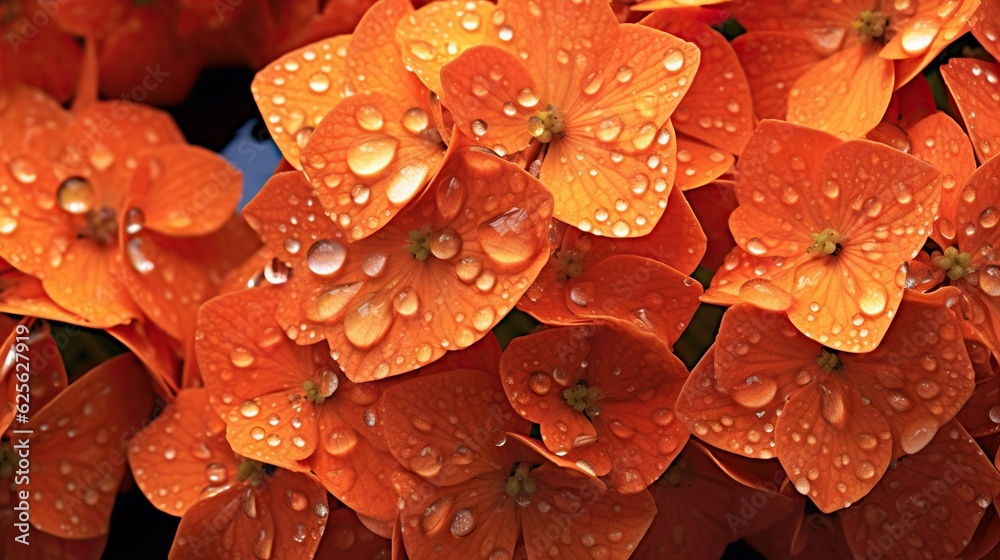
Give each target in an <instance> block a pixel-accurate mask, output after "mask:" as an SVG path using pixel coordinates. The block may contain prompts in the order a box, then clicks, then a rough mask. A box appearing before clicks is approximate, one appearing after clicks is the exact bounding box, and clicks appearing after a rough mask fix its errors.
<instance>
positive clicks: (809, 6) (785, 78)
mask: <svg viewBox="0 0 1000 560" xmlns="http://www.w3.org/2000/svg"><path fill="white" fill-rule="evenodd" d="M732 6H733V10H734V11H735V13H736V19H737V20H738V21H739V23H740V24H741V25H742V26H743V27H744V28H746V29H747V33H746V34H744V35H742V36H740V37H737V38H736V39H735V40H734V41H733V47H734V48H735V49H736V52H737V54H738V55H739V56H740V59H741V60H742V61H743V64H744V68H746V70H747V76H748V78H749V80H750V87H751V88H752V89H753V93H754V106H755V108H756V110H757V115H758V116H759V117H761V118H787V120H788V121H790V122H794V123H797V124H802V125H806V126H810V127H813V128H818V129H821V130H824V131H827V132H830V133H834V134H838V135H841V136H846V137H861V136H864V135H865V134H866V133H867V132H868V131H870V130H871V129H872V128H874V127H875V126H876V125H877V124H878V122H879V121H880V120H881V119H882V115H883V114H885V111H886V108H887V107H888V106H889V99H890V97H891V95H892V92H893V90H895V89H898V88H899V87H901V86H902V85H904V84H906V83H907V82H908V81H910V80H911V79H912V78H913V77H914V76H916V75H917V74H919V73H920V71H921V70H923V68H924V67H925V66H926V65H927V64H928V63H929V62H931V61H932V60H933V59H934V57H936V56H937V55H938V53H940V52H941V51H942V50H943V49H944V48H945V47H946V46H948V44H950V43H951V41H953V40H954V39H956V38H957V37H959V36H960V35H962V33H964V32H965V31H966V30H967V29H968V26H967V25H966V22H967V21H968V20H969V17H970V16H971V15H972V13H973V12H975V10H976V8H977V7H979V0H964V1H951V0H929V1H925V2H889V1H887V0H878V1H875V2H842V3H836V4H828V3H816V2H810V1H809V0H795V1H793V2H790V3H789V2H755V1H748V0H740V1H737V2H734V3H733V5H732Z"/></svg>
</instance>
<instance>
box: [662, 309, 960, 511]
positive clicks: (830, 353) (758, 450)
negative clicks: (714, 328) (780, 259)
mask: <svg viewBox="0 0 1000 560" xmlns="http://www.w3.org/2000/svg"><path fill="white" fill-rule="evenodd" d="M957 296H958V293H957V291H956V290H954V289H942V290H937V291H936V292H934V293H932V294H927V295H924V294H911V293H908V294H907V296H906V301H904V303H903V305H902V306H900V308H899V316H898V320H897V321H896V322H894V323H893V326H891V327H890V329H889V333H888V334H887V335H886V337H885V339H884V341H883V343H882V344H881V345H880V346H879V347H878V349H877V350H875V351H873V352H869V353H866V354H848V353H839V354H838V353H837V352H836V350H831V349H829V348H826V347H824V346H821V345H820V344H819V343H817V342H814V341H812V340H810V339H808V338H806V337H805V336H803V335H802V334H801V333H800V332H799V331H798V330H796V329H795V327H794V326H793V325H792V323H791V322H790V321H788V320H787V319H786V318H785V317H783V316H782V315H781V314H778V313H774V312H769V311H764V310H760V309H757V308H754V307H752V306H749V305H745V304H744V305H737V306H734V307H732V308H730V309H729V310H728V311H727V312H726V314H725V315H724V316H723V319H722V327H721V328H720V331H719V336H718V338H717V339H716V343H715V345H714V346H713V347H712V348H711V349H710V350H709V352H708V353H707V354H706V355H705V357H704V358H703V359H702V361H701V362H700V363H699V364H698V366H697V367H696V368H695V369H694V371H693V372H692V375H691V378H690V379H689V380H688V382H687V383H686V384H685V386H684V389H683V390H682V391H681V396H680V398H679V400H678V403H677V414H678V415H679V416H680V417H681V418H682V419H683V420H685V422H686V423H687V425H688V426H689V427H690V428H691V430H692V432H693V433H694V434H695V435H697V436H698V437H700V438H702V439H703V440H704V441H706V442H708V443H710V444H712V445H714V446H716V447H719V448H721V449H725V450H728V451H732V452H734V453H738V454H741V455H745V456H748V457H761V458H771V457H777V458H778V459H779V460H780V461H781V464H782V466H783V467H784V468H785V471H786V472H787V473H788V476H789V479H790V480H791V481H792V482H793V483H794V484H795V488H796V489H797V490H798V491H799V493H801V494H805V495H807V496H808V497H809V498H811V499H812V500H813V502H815V503H816V505H817V506H818V507H819V508H820V509H821V510H822V511H824V512H827V513H828V512H831V511H835V510H838V509H841V508H843V507H846V506H848V505H850V504H852V503H854V502H856V501H858V500H859V499H860V498H861V497H863V496H864V495H865V494H867V493H868V492H869V491H870V490H871V489H872V487H874V485H875V484H876V483H877V482H878V480H879V478H880V477H881V475H882V474H883V473H884V472H885V470H886V468H887V466H888V465H889V462H890V461H891V460H892V459H893V458H895V457H898V456H900V455H902V454H903V453H909V454H912V453H916V452H917V451H920V450H921V449H922V448H923V447H924V446H926V445H927V443H928V442H929V441H930V440H931V438H932V437H933V436H934V434H935V433H936V432H937V430H938V428H939V427H940V426H941V425H943V424H944V423H945V422H947V421H948V420H950V419H951V418H952V417H953V416H954V415H955V414H956V413H957V412H958V410H959V409H960V408H961V407H962V405H963V404H964V403H965V401H966V400H967V399H968V398H969V395H970V394H971V393H972V389H973V385H974V381H973V377H974V372H973V369H972V364H971V363H970V362H969V357H968V354H967V353H966V351H965V344H964V341H963V339H962V332H961V327H960V325H959V319H958V318H957V317H956V316H955V314H954V313H953V312H952V311H951V310H950V309H949V308H948V307H949V304H951V305H957V304H958V303H957V300H958V297H957ZM821 450H826V451H824V452H821ZM831 461H832V466H833V468H832V469H831V468H830V464H831Z"/></svg>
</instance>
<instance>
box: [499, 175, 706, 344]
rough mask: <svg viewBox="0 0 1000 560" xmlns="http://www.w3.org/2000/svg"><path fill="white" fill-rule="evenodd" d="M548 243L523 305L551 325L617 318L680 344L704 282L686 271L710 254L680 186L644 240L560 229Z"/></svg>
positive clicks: (622, 323)
mask: <svg viewBox="0 0 1000 560" xmlns="http://www.w3.org/2000/svg"><path fill="white" fill-rule="evenodd" d="M549 238H550V240H553V241H555V242H554V243H553V245H554V251H553V252H552V254H551V256H550V257H549V261H548V264H547V266H545V267H544V268H543V269H542V271H541V272H540V273H539V274H538V278H536V279H535V282H534V283H533V284H532V285H531V287H530V288H528V291H527V292H526V293H525V296H524V297H523V298H521V300H520V301H519V302H518V304H517V306H518V309H520V310H522V311H524V312H526V313H530V314H531V315H532V316H533V317H535V318H536V319H538V320H539V321H541V322H543V323H545V324H548V325H574V324H580V323H592V322H594V321H598V320H600V321H611V322H615V323H618V324H620V325H627V326H630V327H633V328H637V329H639V330H641V331H646V332H652V333H655V334H657V335H658V336H660V337H661V338H662V339H664V340H666V341H668V343H670V344H673V343H674V342H675V341H676V340H677V338H678V337H679V336H680V334H681V333H682V332H683V331H684V328H685V327H686V326H687V323H688V321H690V319H691V316H692V315H693V314H694V312H695V310H696V309H697V308H698V299H697V298H698V296H700V295H701V293H702V288H701V285H700V284H698V283H697V282H695V281H694V280H693V279H691V278H689V277H688V276H686V275H685V274H686V273H687V274H689V273H691V272H693V271H694V269H695V268H696V267H697V266H698V262H699V261H700V260H701V257H702V255H703V254H704V253H705V232H703V231H702V229H701V226H700V225H699V224H698V220H697V218H696V217H695V215H694V213H693V212H692V210H691V206H689V205H688V203H687V201H686V200H685V198H684V194H682V193H681V191H680V189H674V190H672V191H671V193H670V203H669V204H668V205H667V210H666V212H665V213H664V215H663V219H661V220H660V222H659V223H658V224H657V225H656V227H654V228H653V231H652V232H651V233H650V234H649V235H647V236H645V237H642V238H637V239H613V238H607V237H598V236H594V235H592V234H590V233H584V232H583V231H581V230H579V229H577V228H575V227H573V226H566V225H563V224H556V225H553V228H552V229H551V230H550V233H549Z"/></svg>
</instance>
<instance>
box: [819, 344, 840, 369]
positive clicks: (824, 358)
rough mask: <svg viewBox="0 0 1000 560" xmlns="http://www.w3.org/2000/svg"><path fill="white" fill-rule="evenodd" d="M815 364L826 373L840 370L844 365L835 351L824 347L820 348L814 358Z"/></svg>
mask: <svg viewBox="0 0 1000 560" xmlns="http://www.w3.org/2000/svg"><path fill="white" fill-rule="evenodd" d="M816 365H818V366H819V369H821V370H823V371H825V372H826V373H830V372H831V371H840V369H841V368H843V367H844V364H842V363H841V362H840V358H839V357H837V353H836V352H834V351H832V350H827V349H826V348H824V349H822V350H820V352H819V356H818V357H817V358H816Z"/></svg>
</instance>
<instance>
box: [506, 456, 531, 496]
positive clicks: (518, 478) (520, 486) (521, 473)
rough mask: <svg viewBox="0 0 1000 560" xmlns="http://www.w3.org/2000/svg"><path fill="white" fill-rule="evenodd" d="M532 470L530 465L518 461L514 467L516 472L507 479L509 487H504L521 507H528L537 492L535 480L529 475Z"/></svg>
mask: <svg viewBox="0 0 1000 560" xmlns="http://www.w3.org/2000/svg"><path fill="white" fill-rule="evenodd" d="M530 472H531V466H530V465H528V464H525V463H518V464H517V465H516V466H515V468H514V474H513V475H511V477H510V478H508V479H507V487H506V488H505V489H504V491H505V492H506V493H507V495H508V496H511V497H512V498H514V501H515V502H516V503H517V505H519V506H521V507H527V506H528V504H530V503H531V495H532V494H534V493H535V481H534V480H532V479H531V477H530V476H528V473H530Z"/></svg>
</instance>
